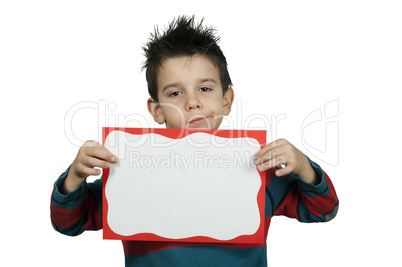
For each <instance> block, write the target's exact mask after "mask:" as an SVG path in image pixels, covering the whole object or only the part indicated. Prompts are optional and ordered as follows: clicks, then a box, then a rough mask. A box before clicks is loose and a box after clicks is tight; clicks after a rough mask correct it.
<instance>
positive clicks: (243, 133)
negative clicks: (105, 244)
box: [102, 127, 266, 244]
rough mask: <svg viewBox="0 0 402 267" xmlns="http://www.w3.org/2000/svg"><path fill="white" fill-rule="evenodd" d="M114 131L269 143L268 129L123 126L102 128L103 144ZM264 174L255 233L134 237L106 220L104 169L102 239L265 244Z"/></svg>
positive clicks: (258, 199)
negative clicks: (218, 236) (225, 237)
mask: <svg viewBox="0 0 402 267" xmlns="http://www.w3.org/2000/svg"><path fill="white" fill-rule="evenodd" d="M113 131H123V132H126V133H130V134H149V133H154V134H159V135H162V136H165V137H169V138H172V139H181V138H183V137H186V136H187V135H189V134H192V133H196V132H204V133H209V134H211V135H216V136H220V137H226V138H244V137H248V138H253V139H256V140H257V141H258V142H259V143H260V145H261V148H262V147H263V146H265V143H266V131H265V130H219V129H218V130H208V129H163V128H120V127H103V128H102V144H103V145H104V144H105V140H106V137H107V136H108V135H109V134H110V133H111V132H113ZM259 174H260V177H261V188H260V190H259V191H258V195H257V203H258V207H259V211H260V226H259V228H258V230H257V231H256V232H255V233H254V234H253V235H242V236H238V237H236V238H234V239H230V240H224V241H222V240H217V239H214V238H211V237H206V236H194V237H189V238H181V239H170V238H164V237H161V236H158V235H155V234H151V233H141V234H135V235H131V236H122V235H119V234H116V233H115V232H113V231H112V229H111V228H110V227H109V224H108V222H107V214H108V202H107V199H106V196H105V185H106V183H107V179H108V177H109V169H103V183H102V193H103V194H102V199H103V238H104V239H118V240H137V241H139V240H142V241H169V242H197V243H204V242H205V243H248V244H264V243H265V240H264V222H265V218H264V217H265V216H264V214H265V213H264V210H265V172H259Z"/></svg>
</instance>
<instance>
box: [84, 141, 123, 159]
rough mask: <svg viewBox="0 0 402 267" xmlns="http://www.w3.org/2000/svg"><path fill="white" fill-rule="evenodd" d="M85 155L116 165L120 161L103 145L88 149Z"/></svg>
mask: <svg viewBox="0 0 402 267" xmlns="http://www.w3.org/2000/svg"><path fill="white" fill-rule="evenodd" d="M85 154H86V155H87V156H91V157H95V158H98V159H101V160H106V161H108V162H111V163H116V162H117V161H118V159H117V157H116V156H115V155H114V154H113V153H112V152H110V151H109V150H108V149H107V148H106V147H104V146H102V145H99V146H94V147H88V148H86V149H85Z"/></svg>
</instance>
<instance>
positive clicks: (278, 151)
mask: <svg viewBox="0 0 402 267" xmlns="http://www.w3.org/2000/svg"><path fill="white" fill-rule="evenodd" d="M285 154H286V149H285V148H284V147H283V146H279V147H275V148H272V149H271V150H270V151H268V152H267V153H265V154H264V155H262V156H261V157H260V158H259V163H256V165H257V166H258V165H259V164H262V163H265V162H268V161H270V160H273V159H275V158H278V157H279V158H281V157H284V156H285Z"/></svg>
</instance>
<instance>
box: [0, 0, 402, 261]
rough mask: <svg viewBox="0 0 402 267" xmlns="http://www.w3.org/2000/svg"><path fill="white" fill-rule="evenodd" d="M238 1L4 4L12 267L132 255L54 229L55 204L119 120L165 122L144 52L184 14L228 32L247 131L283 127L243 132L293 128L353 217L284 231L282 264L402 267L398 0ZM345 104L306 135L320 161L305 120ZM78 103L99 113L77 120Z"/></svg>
mask: <svg viewBox="0 0 402 267" xmlns="http://www.w3.org/2000/svg"><path fill="white" fill-rule="evenodd" d="M228 3H229V2H227V1H225V2H224V1H202V2H194V1H144V2H141V4H139V2H138V1H83V0H80V1H2V2H1V3H0V88H1V95H2V96H1V105H0V108H1V113H0V114H1V132H0V134H1V136H0V138H1V139H0V140H1V143H2V149H1V152H2V153H1V170H2V175H1V176H2V177H1V182H2V183H1V189H2V193H1V194H0V203H1V212H2V215H1V222H0V225H1V229H2V236H1V239H0V240H1V241H0V242H1V245H2V247H3V253H2V257H1V259H0V262H1V263H0V265H2V266H10V263H12V264H13V265H15V266H22V265H28V264H36V263H38V264H40V265H41V266H50V265H52V266H71V265H72V264H74V265H75V266H85V265H88V264H89V265H90V266H123V264H124V258H123V250H122V245H121V243H120V242H119V241H103V240H102V232H101V231H98V232H86V233H84V234H83V235H81V236H79V237H75V238H71V237H66V236H63V235H60V234H59V233H57V232H55V231H54V230H53V228H52V226H51V224H50V218H49V206H50V194H51V191H52V186H53V183H54V181H55V180H56V178H57V177H58V176H59V174H60V173H62V172H63V171H64V170H65V169H66V168H67V167H68V165H69V164H70V163H71V162H72V160H73V159H74V157H75V155H76V153H77V151H78V147H79V145H80V144H82V141H83V140H87V139H95V140H99V138H100V135H99V127H101V126H105V125H104V124H105V123H108V124H109V125H113V124H118V125H119V126H147V127H154V126H155V125H154V124H153V123H151V122H150V117H149V115H148V114H147V112H148V111H147V109H146V100H147V97H148V94H147V89H146V83H145V74H144V72H141V63H142V62H143V60H144V57H143V55H142V51H141V46H142V45H143V44H144V43H145V42H146V40H147V38H148V33H149V32H150V31H152V30H153V27H154V25H159V26H161V28H163V27H164V26H166V25H167V22H168V21H171V20H172V18H173V17H175V16H177V15H180V14H189V15H191V14H196V17H197V18H198V19H200V18H201V17H205V23H206V24H207V25H213V26H214V27H215V28H217V29H218V34H219V35H220V36H221V38H222V40H221V42H220V45H221V47H222V49H223V51H224V53H225V55H226V57H227V59H228V63H229V70H230V73H231V76H232V80H233V83H234V90H235V94H236V101H235V104H234V107H233V111H232V117H233V119H234V121H236V122H237V124H236V125H233V127H234V128H244V127H265V128H268V127H270V126H269V125H265V124H264V122H263V121H261V120H260V121H254V124H253V125H251V124H250V125H249V124H247V125H245V121H247V118H249V117H250V116H253V115H254V114H263V115H264V116H266V117H267V118H272V115H275V116H280V115H282V116H286V119H282V120H280V122H279V123H277V124H276V123H274V125H271V126H273V127H271V128H270V129H272V130H271V133H270V136H271V137H273V138H286V139H288V140H289V141H290V142H292V143H293V144H294V145H295V146H296V147H298V148H299V149H300V150H302V151H303V152H305V153H307V154H308V155H309V156H310V157H311V158H312V159H313V160H315V161H316V162H317V163H319V164H320V165H321V166H322V167H323V168H324V169H325V170H326V172H327V173H328V174H329V175H330V177H331V178H332V181H333V183H334V184H335V187H336V189H337V193H338V196H339V198H340V210H339V213H338V216H337V217H336V218H335V219H334V220H333V221H331V222H329V223H325V224H301V223H298V222H297V221H295V220H290V219H287V218H282V217H275V218H274V219H273V220H272V224H271V228H270V232H269V234H268V263H269V266H295V265H296V264H297V266H322V265H323V264H324V265H325V266H400V265H401V263H402V262H401V259H400V255H399V254H400V242H401V241H400V240H401V238H402V234H401V227H400V219H401V215H400V214H401V213H400V210H401V204H402V201H401V196H400V190H401V189H400V188H401V186H402V182H401V179H400V170H399V167H400V159H401V157H400V156H399V152H400V149H401V148H402V147H401V139H400V137H401V130H400V127H398V126H399V124H400V118H399V117H400V115H401V114H402V112H401V111H402V110H401V103H400V101H401V97H400V96H399V95H398V93H399V91H400V90H401V89H402V79H401V74H402V49H401V47H402V36H401V31H402V26H401V25H402V17H401V13H402V7H401V4H400V1H386V0H385V1H353V0H348V1H270V2H267V1H249V2H247V3H245V2H244V1H237V2H236V1H230V4H228ZM332 101H335V102H334V103H335V106H334V105H332V106H331V108H332V111H333V113H334V114H335V115H338V116H335V117H332V118H330V119H329V120H330V121H332V122H335V123H332V124H328V125H331V127H328V129H329V131H325V122H326V121H325V120H322V122H319V123H318V124H316V126H314V127H316V131H311V129H312V128H310V129H309V130H308V131H306V132H305V133H306V134H307V133H308V135H309V136H305V137H306V140H309V141H308V142H309V143H308V144H309V145H311V146H313V147H315V148H317V149H318V148H321V151H322V152H323V153H321V154H319V155H320V156H318V157H317V156H315V155H317V154H316V153H308V151H307V148H308V145H307V143H306V142H303V141H302V138H301V137H302V132H303V128H302V125H303V121H304V120H305V119H306V118H307V117H309V115H310V114H311V113H312V112H313V111H316V110H317V109H319V108H324V106H325V105H326V104H328V103H330V102H332ZM82 102H88V103H84V104H82ZM80 103H81V104H80ZM98 104H99V105H98ZM103 104H104V105H103ZM77 105H83V106H85V105H86V106H88V108H86V109H82V110H79V111H77V112H76V113H74V116H71V110H75V108H76V107H77ZM94 105H95V106H94ZM102 105H103V107H106V108H103V110H102ZM83 106H81V107H83ZM91 106H92V107H95V108H94V109H91V108H89V107H91ZM98 107H99V108H98ZM69 110H70V113H69ZM118 114H120V115H121V117H120V120H117V118H118ZM66 116H67V118H70V119H71V120H67V123H66V125H65V118H66ZM140 117H141V118H143V119H144V120H145V122H144V120H142V123H140V122H139V118H140ZM144 123H145V124H147V125H144ZM320 125H321V126H320ZM65 126H66V127H65ZM333 126H336V127H333ZM65 129H66V130H67V134H66V133H65ZM71 133H74V136H75V138H72V137H71V135H69V134H71ZM76 139H79V140H82V141H79V140H78V141H77V140H76ZM338 141H339V145H337V149H336V150H333V149H332V150H329V149H327V150H325V143H327V145H328V147H329V146H331V144H333V143H336V144H337V142H338ZM332 147H333V146H332ZM90 180H91V179H90ZM6 263H7V264H6Z"/></svg>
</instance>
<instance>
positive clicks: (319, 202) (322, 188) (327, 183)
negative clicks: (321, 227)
mask: <svg viewBox="0 0 402 267" xmlns="http://www.w3.org/2000/svg"><path fill="white" fill-rule="evenodd" d="M309 160H310V159H309ZM310 164H311V166H312V167H313V169H314V171H315V172H316V173H317V175H318V177H320V183H319V184H317V185H313V184H309V183H306V182H304V181H303V180H302V179H300V178H299V177H297V176H296V175H294V174H288V175H285V176H282V177H277V176H275V175H274V174H271V177H272V179H271V180H270V181H267V194H268V197H269V198H270V199H271V203H272V210H273V215H284V216H287V217H290V218H296V219H297V220H299V221H301V222H327V221H330V220H332V219H333V218H334V217H335V216H336V214H337V211H338V206H339V200H338V197H337V195H336V192H335V188H334V186H333V184H332V182H331V180H330V178H329V177H328V175H327V174H326V173H325V172H324V171H323V170H322V169H321V167H320V166H319V165H318V164H317V163H315V162H313V161H311V160H310ZM267 176H268V174H267Z"/></svg>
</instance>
